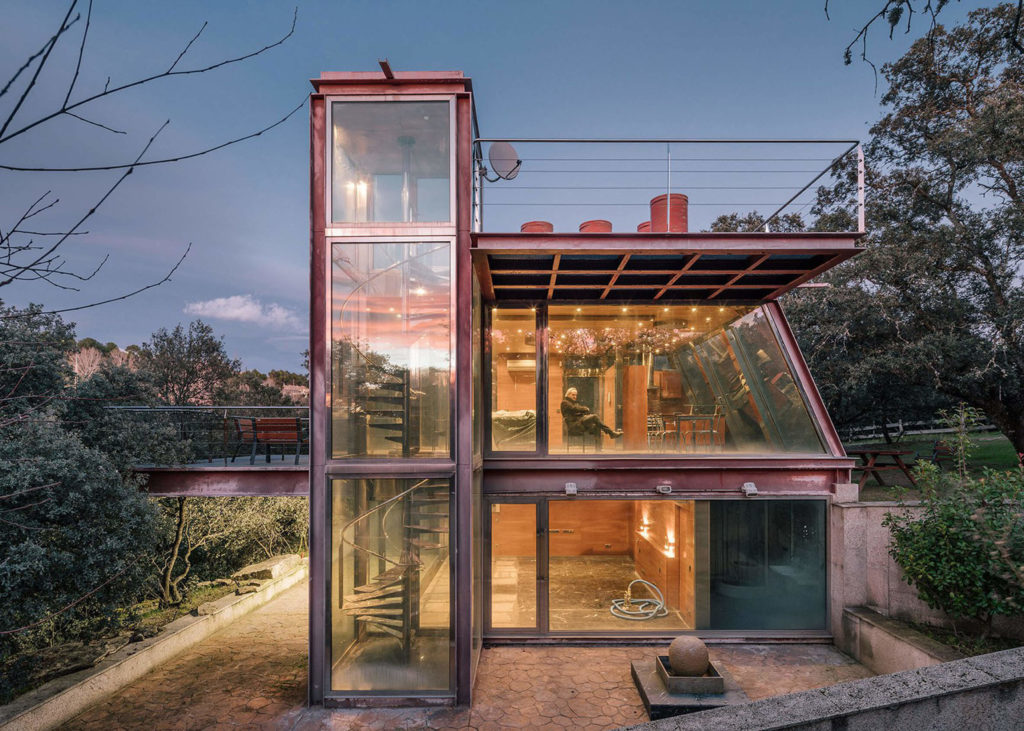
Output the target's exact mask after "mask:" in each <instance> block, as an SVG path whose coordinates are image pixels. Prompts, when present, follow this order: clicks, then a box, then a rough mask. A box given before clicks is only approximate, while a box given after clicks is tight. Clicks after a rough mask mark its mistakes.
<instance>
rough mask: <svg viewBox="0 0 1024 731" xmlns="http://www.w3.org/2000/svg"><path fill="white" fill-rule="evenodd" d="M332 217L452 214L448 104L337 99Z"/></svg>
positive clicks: (436, 218) (403, 218)
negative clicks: (342, 100) (339, 100)
mask: <svg viewBox="0 0 1024 731" xmlns="http://www.w3.org/2000/svg"><path fill="white" fill-rule="evenodd" d="M331 114H332V122H333V125H334V129H333V147H332V157H331V174H332V179H331V219H332V220H333V221H339V222H362V221H382V222H416V221H431V222H444V221H449V220H450V219H451V213H450V207H451V205H450V197H451V150H450V147H451V145H450V139H451V132H450V128H449V104H448V102H446V101H441V102H335V103H334V104H333V105H332V111H331Z"/></svg>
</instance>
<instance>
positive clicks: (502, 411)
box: [489, 307, 537, 452]
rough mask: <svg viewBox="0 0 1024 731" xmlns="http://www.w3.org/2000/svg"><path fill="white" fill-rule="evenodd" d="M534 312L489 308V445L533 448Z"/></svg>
mask: <svg viewBox="0 0 1024 731" xmlns="http://www.w3.org/2000/svg"><path fill="white" fill-rule="evenodd" d="M536 336H537V314H536V312H535V311H534V310H531V309H527V308H524V309H509V308H504V307H503V308H501V309H499V308H497V307H495V308H493V309H492V310H491V329H490V332H489V337H490V345H491V449H493V450H494V451H496V452H532V451H534V450H535V449H536V448H537V341H536Z"/></svg>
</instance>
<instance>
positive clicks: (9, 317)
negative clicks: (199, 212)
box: [0, 241, 192, 320]
mask: <svg viewBox="0 0 1024 731" xmlns="http://www.w3.org/2000/svg"><path fill="white" fill-rule="evenodd" d="M190 251H192V242H191V241H190V242H189V244H188V246H187V247H186V248H185V253H184V254H182V255H181V258H179V259H178V261H177V263H176V264H175V265H174V266H173V267H171V269H170V271H168V272H167V274H165V275H164V277H163V279H161V280H160V281H158V282H153V283H151V284H147V285H146V286H145V287H139V288H138V289H135V290H132V291H131V292H128V293H126V294H122V295H121V296H119V297H111V298H110V299H105V300H100V301H99V302H90V303H89V304H87V305H79V306H78V307H64V308H61V309H59V310H48V311H46V312H38V313H18V314H15V315H6V316H4V317H0V320H12V319H15V318H19V317H27V316H28V315H29V314H39V315H58V314H60V313H62V312H78V311H79V310H86V309H89V308H90V307H98V306H100V305H107V304H110V303H111V302H119V301H121V300H126V299H128V298H129V297H134V296H135V295H137V294H139V293H141V292H145V291H146V290H147V289H153V288H154V287H159V286H160V285H161V284H163V283H164V282H167V281H170V279H171V276H172V275H173V274H174V272H176V271H177V270H178V267H180V266H181V263H182V262H183V261H185V257H186V256H188V253H189V252H190Z"/></svg>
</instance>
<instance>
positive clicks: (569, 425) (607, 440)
mask: <svg viewBox="0 0 1024 731" xmlns="http://www.w3.org/2000/svg"><path fill="white" fill-rule="evenodd" d="M528 315H529V317H528ZM531 318H532V313H529V310H527V309H519V310H515V309H508V308H497V309H495V310H494V313H493V318H492V328H491V331H490V333H489V337H490V344H491V355H492V357H491V369H492V392H491V404H492V409H493V412H492V435H493V436H494V439H493V440H492V442H493V443H492V449H493V450H495V451H517V450H524V451H529V450H533V449H534V448H535V438H534V436H533V433H532V429H533V425H532V423H530V422H531V420H532V419H534V418H535V414H536V410H535V405H534V401H533V399H535V395H534V394H535V393H536V389H535V388H532V385H533V384H532V382H529V381H528V379H530V378H531V377H532V374H533V367H532V365H533V361H532V359H535V358H536V350H535V346H534V345H533V344H532V343H529V342H527V340H526V339H525V337H523V336H522V335H521V334H520V332H519V331H520V330H522V331H523V333H528V332H529V328H530V325H531V324H532V319H531ZM524 319H525V320H526V322H527V326H526V327H525V328H523V327H521V326H520V325H521V323H522V321H523V320H524ZM547 338H548V349H547V355H548V357H547V363H546V376H547V392H548V396H547V413H548V424H547V430H548V449H549V452H551V453H553V454H568V453H624V454H635V453H651V452H668V453H678V454H709V453H710V454H715V453H733V454H734V453H764V452H790V453H822V452H823V451H824V446H823V444H822V442H821V439H820V437H819V435H818V432H817V430H816V428H815V425H814V422H813V421H812V419H811V416H810V414H809V412H808V409H807V407H806V404H805V402H804V398H803V394H802V393H801V391H800V389H799V387H798V385H797V383H796V380H795V379H794V377H793V374H792V372H791V369H790V367H789V364H788V362H787V360H786V358H785V355H784V353H783V351H782V348H781V347H780V345H779V343H778V341H777V339H776V337H775V333H774V331H773V330H772V328H771V325H770V323H769V321H768V318H767V316H766V315H765V313H764V311H763V310H762V309H761V308H754V307H749V306H746V307H729V306H714V305H695V306H678V305H676V306H663V305H657V304H643V305H605V304H578V305H551V306H550V307H549V308H548V329H547ZM510 367H511V368H510ZM516 368H518V369H519V370H520V372H521V379H522V380H523V381H525V383H520V382H518V381H517V380H516V379H515V378H514V377H513V376H512V374H511V373H510V370H512V369H516ZM524 385H525V386H526V388H524V387H523V386H524ZM516 430H518V431H516ZM516 433H518V434H520V435H522V436H521V437H520V438H521V439H522V441H521V442H517V441H516V440H515V439H514V438H513V436H514V434H516Z"/></svg>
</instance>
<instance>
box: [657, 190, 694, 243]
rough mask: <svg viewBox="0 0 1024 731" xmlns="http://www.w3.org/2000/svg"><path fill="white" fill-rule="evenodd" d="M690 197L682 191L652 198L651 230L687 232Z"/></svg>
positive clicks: (658, 231)
mask: <svg viewBox="0 0 1024 731" xmlns="http://www.w3.org/2000/svg"><path fill="white" fill-rule="evenodd" d="M688 206H689V199H688V198H687V197H686V196H685V195H683V194H682V193H673V194H672V195H671V196H669V195H668V194H662V195H659V196H657V197H655V198H651V231H654V232H656V233H665V232H666V231H667V232H670V233H686V231H687V212H688Z"/></svg>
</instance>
